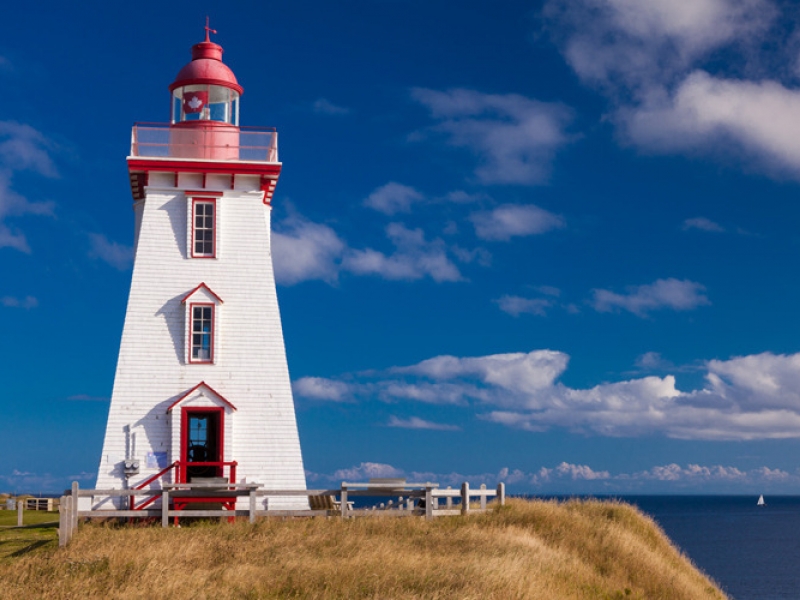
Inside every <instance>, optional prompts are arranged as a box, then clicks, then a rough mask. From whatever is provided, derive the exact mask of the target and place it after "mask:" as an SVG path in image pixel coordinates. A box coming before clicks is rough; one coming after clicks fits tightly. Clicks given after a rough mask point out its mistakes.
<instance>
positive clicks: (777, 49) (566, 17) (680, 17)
mask: <svg viewBox="0 0 800 600" xmlns="http://www.w3.org/2000/svg"><path fill="white" fill-rule="evenodd" d="M781 10H782V9H781V7H779V6H778V4H776V3H775V2H772V1H771V0H548V2H547V3H546V4H545V6H544V8H543V11H542V15H543V17H544V22H545V23H546V28H547V29H548V30H549V31H550V33H551V34H552V37H553V39H554V40H555V41H556V43H557V44H558V46H559V48H560V49H561V51H562V53H563V55H564V57H565V59H566V60H567V62H568V63H569V64H570V66H571V67H572V68H573V69H574V70H575V72H576V73H577V74H578V76H579V77H580V78H581V79H582V80H583V81H584V82H585V83H588V84H590V85H595V86H597V87H599V89H601V90H602V91H603V92H604V93H605V94H606V95H607V97H608V98H609V100H610V102H611V106H612V110H611V115H610V120H611V121H613V122H614V123H616V125H617V126H618V131H619V133H620V137H621V139H622V140H623V141H624V142H626V143H629V144H633V145H635V146H637V147H639V148H642V149H644V150H646V151H648V152H656V153H684V154H697V153H703V154H708V155H712V156H723V155H727V156H729V157H730V156H731V155H733V156H735V157H736V158H738V159H740V160H742V161H743V162H746V164H747V166H748V168H752V167H756V168H760V169H761V170H762V171H764V172H766V173H768V174H775V175H778V176H784V175H789V176H791V177H794V178H795V179H798V178H800V142H798V139H799V138H800V136H798V133H800V131H799V129H800V126H798V125H797V124H796V119H795V118H794V115H796V114H797V111H798V109H799V108H800V90H798V89H797V88H796V87H795V86H793V85H792V86H790V85H787V83H786V82H783V81H781V80H779V79H777V78H774V77H773V78H772V79H770V78H767V77H764V70H763V69H760V68H759V61H760V60H762V61H763V60H764V57H763V56H762V55H764V56H766V55H767V53H768V52H771V54H770V55H769V56H768V57H767V58H766V62H767V63H769V64H771V63H770V61H772V63H776V64H779V62H778V61H781V60H782V61H783V62H784V63H785V65H786V69H784V71H789V70H790V69H791V68H792V65H793V64H794V63H796V62H797V58H796V52H795V51H794V49H793V47H792V42H791V41H786V40H787V38H786V36H784V35H782V32H781V30H780V27H778V26H777V25H776V23H777V22H778V21H779V18H780V16H781ZM784 16H785V17H786V18H787V19H788V18H794V17H789V16H788V15H784ZM768 48H769V50H768ZM721 52H724V53H725V55H724V56H725V60H724V61H721V60H719V58H720V53H721ZM771 72H772V73H776V72H778V73H780V70H778V71H776V70H775V69H774V68H773V69H771ZM742 74H745V76H743V75H742ZM747 74H755V75H750V76H749V77H748V76H746V75H747Z"/></svg>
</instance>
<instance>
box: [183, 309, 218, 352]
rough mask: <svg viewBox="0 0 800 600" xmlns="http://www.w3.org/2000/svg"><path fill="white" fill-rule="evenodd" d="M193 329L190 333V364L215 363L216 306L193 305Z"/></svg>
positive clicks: (191, 312)
mask: <svg viewBox="0 0 800 600" xmlns="http://www.w3.org/2000/svg"><path fill="white" fill-rule="evenodd" d="M190 314H191V319H192V323H191V325H192V327H191V333H190V342H189V344H190V348H189V349H190V354H189V361H190V362H194V363H197V362H207V363H210V362H213V360H214V305H213V304H192V305H191V306H190Z"/></svg>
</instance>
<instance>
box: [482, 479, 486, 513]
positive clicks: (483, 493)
mask: <svg viewBox="0 0 800 600" xmlns="http://www.w3.org/2000/svg"><path fill="white" fill-rule="evenodd" d="M481 510H486V484H485V483H482V484H481Z"/></svg>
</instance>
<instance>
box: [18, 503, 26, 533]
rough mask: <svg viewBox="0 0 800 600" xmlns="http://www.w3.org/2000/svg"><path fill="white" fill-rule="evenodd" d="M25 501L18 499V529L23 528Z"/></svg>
mask: <svg viewBox="0 0 800 600" xmlns="http://www.w3.org/2000/svg"><path fill="white" fill-rule="evenodd" d="M25 502H26V500H25V499H22V500H20V499H19V498H17V527H22V511H23V510H25Z"/></svg>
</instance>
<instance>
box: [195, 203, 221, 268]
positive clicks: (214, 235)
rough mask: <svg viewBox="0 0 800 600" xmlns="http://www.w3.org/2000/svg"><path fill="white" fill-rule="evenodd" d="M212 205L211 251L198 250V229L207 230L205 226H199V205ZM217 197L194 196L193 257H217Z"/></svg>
mask: <svg viewBox="0 0 800 600" xmlns="http://www.w3.org/2000/svg"><path fill="white" fill-rule="evenodd" d="M198 204H203V205H211V253H210V254H207V253H205V252H197V246H196V242H197V240H196V238H197V232H198V229H202V230H203V231H207V229H206V228H205V227H203V228H199V227H198V226H197V216H198V215H197V205H198ZM217 229H218V227H217V199H216V198H213V197H212V198H208V197H196V198H192V248H191V250H192V252H191V255H192V258H216V257H217Z"/></svg>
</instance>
